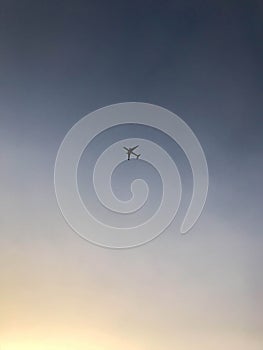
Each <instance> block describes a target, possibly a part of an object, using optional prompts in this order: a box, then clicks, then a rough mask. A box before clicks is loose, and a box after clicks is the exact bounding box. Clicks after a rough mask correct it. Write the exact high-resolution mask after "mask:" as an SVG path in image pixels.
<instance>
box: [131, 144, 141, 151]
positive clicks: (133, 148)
mask: <svg viewBox="0 0 263 350" xmlns="http://www.w3.org/2000/svg"><path fill="white" fill-rule="evenodd" d="M137 147H139V145H137V146H135V147H132V148H131V151H134V150H135V149H136V148H137Z"/></svg>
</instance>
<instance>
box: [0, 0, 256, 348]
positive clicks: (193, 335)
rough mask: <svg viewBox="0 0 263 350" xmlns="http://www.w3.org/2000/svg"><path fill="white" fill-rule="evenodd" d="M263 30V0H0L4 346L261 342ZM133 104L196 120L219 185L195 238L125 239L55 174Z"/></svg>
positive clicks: (214, 184) (0, 336)
mask: <svg viewBox="0 0 263 350" xmlns="http://www.w3.org/2000/svg"><path fill="white" fill-rule="evenodd" d="M262 42H263V5H262V2H261V1H260V0H258V1H255V0H252V1H244V0H239V1H234V0H229V1H223V0H220V1H219V0H218V1H206V0H203V1H200V0H195V1H193V0H192V1H181V0H178V1H129V2H128V1H93V2H92V1H87V0H86V1H67V0H65V1H55V0H54V1H45V2H41V1H27V0H25V1H18V0H0V54H1V55H0V91H1V92H0V113H1V114H0V118H1V129H0V146H1V163H2V167H1V175H0V179H1V220H0V349H1V350H31V349H32V350H33V349H34V350H42V349H45V350H71V349H74V350H82V349H85V350H86V349H89V350H123V349H127V350H129V349H137V350H163V349H165V348H167V349H180V350H193V349H203V350H217V349H220V350H221V349H222V348H224V349H226V350H247V349H250V350H261V349H262V347H263V336H262V334H263V317H262V310H263V303H262V296H263V278H262V266H263V254H262V251H263V236H262V224H263V222H262V196H263V190H262V178H263V164H262V155H263V142H262V140H263V132H262V128H263V122H262V91H263V69H262V68H263V67H262V66H263V64H262V62H263V45H262ZM126 101H140V102H149V103H153V104H156V105H160V106H163V107H165V108H168V109H169V110H171V111H172V112H174V113H176V114H178V115H179V116H180V117H181V118H182V119H184V120H185V121H186V122H187V123H188V124H189V125H190V126H191V128H192V129H193V131H194V132H195V133H196V135H197V136H198V138H199V140H200V142H201V144H202V146H203V149H204V151H205V154H206V156H207V161H208V166H209V172H210V189H209V194H208V199H207V204H206V207H205V210H204V212H203V214H202V216H201V217H200V219H199V221H198V223H197V224H196V226H195V227H194V228H193V229H192V231H191V233H190V234H189V235H186V236H180V235H179V234H175V232H176V228H177V226H178V223H177V222H175V223H173V224H172V225H171V226H170V227H169V229H168V230H167V231H166V232H165V233H164V234H162V235H161V236H160V237H158V238H157V239H155V240H154V241H152V242H151V243H149V244H147V245H144V246H142V247H139V248H136V249H130V250H123V251H116V250H109V249H103V248H99V247H97V246H94V245H92V244H90V243H89V242H86V241H84V240H83V239H81V238H80V237H79V236H78V235H77V234H75V233H74V232H73V231H72V230H71V229H70V228H69V227H68V225H67V224H66V222H65V221H64V219H63V217H62V215H61V213H60V211H59V208H58V206H57V203H56V198H55V193H54V186H53V172H54V162H55V158H56V153H57V150H58V147H59V145H60V143H61V141H62V139H63V137H64V135H65V134H66V132H67V131H68V130H69V129H70V128H71V127H72V126H73V124H74V123H75V122H77V121H78V120H79V119H80V118H81V117H83V116H84V115H86V114H88V113H89V112H91V111H93V110H96V109H97V108H100V107H103V106H106V105H109V104H113V103H118V102H126ZM184 170H187V169H184ZM185 176H186V177H187V175H185Z"/></svg>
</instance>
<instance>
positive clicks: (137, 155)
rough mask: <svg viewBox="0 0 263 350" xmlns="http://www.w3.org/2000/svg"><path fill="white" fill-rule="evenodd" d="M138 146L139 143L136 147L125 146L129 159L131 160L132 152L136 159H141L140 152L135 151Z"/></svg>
mask: <svg viewBox="0 0 263 350" xmlns="http://www.w3.org/2000/svg"><path fill="white" fill-rule="evenodd" d="M137 147H139V145H137V146H135V147H131V148H127V147H123V148H124V149H125V151H127V154H128V160H130V158H131V155H132V154H133V155H134V156H136V159H139V157H140V154H136V153H134V152H133V151H134V150H135V149H136V148H137Z"/></svg>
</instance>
